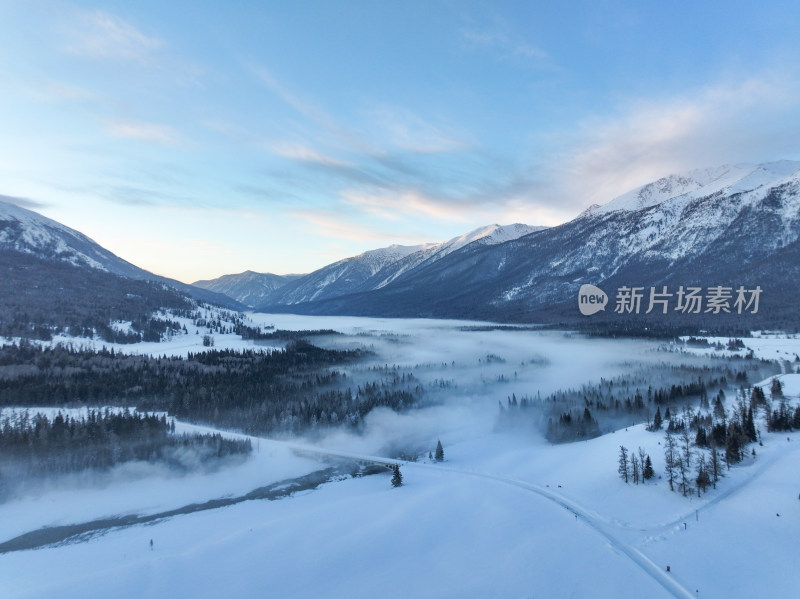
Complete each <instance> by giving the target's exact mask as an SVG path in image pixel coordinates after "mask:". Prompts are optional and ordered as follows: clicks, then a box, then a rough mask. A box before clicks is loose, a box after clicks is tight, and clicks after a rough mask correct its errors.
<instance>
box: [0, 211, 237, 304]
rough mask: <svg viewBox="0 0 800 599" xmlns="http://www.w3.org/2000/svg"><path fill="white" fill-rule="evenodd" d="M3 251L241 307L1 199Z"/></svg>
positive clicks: (0, 235) (0, 215) (0, 248)
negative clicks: (147, 282) (148, 282)
mask: <svg viewBox="0 0 800 599" xmlns="http://www.w3.org/2000/svg"><path fill="white" fill-rule="evenodd" d="M0 251H10V252H17V253H20V254H27V255H29V256H34V257H36V258H39V259H42V260H46V261H48V262H56V263H57V262H64V263H68V264H71V265H73V266H77V267H79V268H90V269H94V270H99V271H103V272H107V273H111V274H114V275H119V276H122V277H128V278H131V279H137V280H151V281H159V282H161V283H165V284H167V285H170V286H171V287H174V288H176V289H178V290H179V291H182V292H183V293H188V294H190V295H192V296H194V297H197V298H199V299H202V300H204V301H208V302H213V303H220V304H223V305H226V306H229V307H232V308H238V307H241V306H240V305H239V304H237V303H236V302H233V301H231V300H230V299H229V298H227V297H226V296H224V295H219V294H216V293H211V292H209V291H204V290H201V289H199V288H194V287H192V286H190V285H186V284H184V283H181V282H179V281H173V280H171V279H167V278H164V277H159V276H157V275H154V274H153V273H151V272H148V271H146V270H144V269H141V268H139V267H137V266H134V265H133V264H131V263H130V262H127V261H125V260H123V259H122V258H120V257H119V256H117V255H115V254H114V253H112V252H110V251H108V250H107V249H105V248H103V247H102V246H100V245H98V244H97V243H96V242H94V241H92V240H91V239H90V238H89V237H87V236H86V235H84V234H83V233H79V232H78V231H75V230H74V229H70V228H69V227H67V226H65V225H62V224H61V223H58V222H56V221H54V220H51V219H49V218H47V217H45V216H42V215H41V214H38V213H36V212H33V211H32V210H27V209H25V208H21V207H20V206H17V205H15V204H11V203H9V202H5V201H2V200H0Z"/></svg>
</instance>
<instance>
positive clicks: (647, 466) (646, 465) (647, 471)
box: [642, 455, 656, 480]
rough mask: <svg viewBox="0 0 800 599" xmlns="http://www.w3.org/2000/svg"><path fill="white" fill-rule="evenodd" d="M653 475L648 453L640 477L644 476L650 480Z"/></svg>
mask: <svg viewBox="0 0 800 599" xmlns="http://www.w3.org/2000/svg"><path fill="white" fill-rule="evenodd" d="M655 475H656V473H655V471H654V470H653V462H652V461H651V460H650V456H649V455H648V456H647V458H646V459H645V461H644V470H643V471H642V478H644V480H650V479H651V478H653V477H654V476H655Z"/></svg>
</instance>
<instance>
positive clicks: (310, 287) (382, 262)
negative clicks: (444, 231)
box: [262, 223, 546, 307]
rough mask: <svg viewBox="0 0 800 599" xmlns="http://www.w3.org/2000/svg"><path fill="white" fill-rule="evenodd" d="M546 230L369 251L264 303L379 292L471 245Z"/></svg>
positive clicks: (501, 230) (514, 228) (504, 229)
mask: <svg viewBox="0 0 800 599" xmlns="http://www.w3.org/2000/svg"><path fill="white" fill-rule="evenodd" d="M545 228H546V227H531V226H528V225H523V224H518V223H517V224H513V225H507V226H500V225H488V226H485V227H479V228H477V229H474V230H473V231H470V232H468V233H465V234H464V235H460V236H458V237H454V238H453V239H449V240H448V241H444V242H441V243H428V244H422V245H415V246H402V245H391V246H389V247H386V248H380V249H377V250H370V251H367V252H364V253H363V254H359V255H358V256H353V257H351V258H345V259H344V260H340V261H339V262H335V263H333V264H330V265H328V266H325V267H324V268H321V269H319V270H316V271H314V272H312V273H310V274H308V275H305V276H303V277H301V278H300V279H298V280H296V281H294V282H291V283H289V284H287V285H285V286H283V287H281V288H280V289H278V290H277V291H276V292H275V293H273V294H271V295H270V296H269V297H268V298H267V299H266V300H265V302H264V304H263V305H262V307H267V306H270V305H294V304H300V303H305V302H313V301H319V300H325V299H330V298H334V297H339V296H344V295H348V294H351V293H356V292H362V291H370V290H373V289H379V288H381V287H383V286H385V285H387V284H389V283H390V282H392V281H393V280H395V279H397V278H398V277H400V276H403V275H405V274H408V273H410V272H412V271H413V270H414V269H415V268H417V267H419V266H421V265H423V264H432V263H434V262H436V261H438V260H440V259H442V258H444V257H445V256H448V255H450V254H451V253H453V252H455V251H457V250H460V249H462V248H464V247H466V246H468V245H470V244H473V243H479V244H483V245H487V246H488V245H496V244H500V243H504V242H506V241H510V240H512V239H517V238H519V237H521V236H523V235H527V234H529V233H533V232H536V231H540V230H542V229H545Z"/></svg>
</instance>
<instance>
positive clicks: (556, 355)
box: [252, 314, 721, 453]
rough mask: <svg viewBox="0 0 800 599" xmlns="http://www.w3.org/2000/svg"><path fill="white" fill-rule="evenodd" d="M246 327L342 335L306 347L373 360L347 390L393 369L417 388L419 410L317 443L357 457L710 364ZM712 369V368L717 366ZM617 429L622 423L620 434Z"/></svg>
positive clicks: (543, 343) (379, 331) (603, 349)
mask: <svg viewBox="0 0 800 599" xmlns="http://www.w3.org/2000/svg"><path fill="white" fill-rule="evenodd" d="M252 318H253V319H254V320H255V321H256V322H257V323H259V324H260V325H274V326H275V327H276V328H277V329H289V330H315V329H316V330H320V329H332V330H336V331H339V332H341V333H343V335H338V336H324V337H313V338H312V339H311V341H312V342H313V343H315V344H317V345H320V346H323V347H329V348H346V349H352V348H364V349H368V350H370V351H371V352H373V353H374V355H373V357H371V358H370V359H368V360H367V361H366V363H361V364H359V365H358V366H355V367H348V368H343V369H342V370H345V371H346V372H347V374H348V376H349V378H350V380H349V382H348V384H349V385H352V386H353V388H355V385H356V384H361V383H362V381H365V380H369V378H370V373H369V368H370V367H384V366H388V367H389V368H392V367H397V368H398V372H399V373H412V374H413V375H414V377H416V379H417V381H418V382H419V384H421V385H422V386H423V388H424V395H423V401H422V406H421V407H419V408H417V409H412V410H408V411H405V412H403V413H400V414H398V413H395V412H392V411H391V410H388V409H380V408H379V409H376V410H374V411H373V412H372V413H371V414H370V415H369V416H368V417H367V419H366V423H367V426H366V427H365V428H364V431H363V433H362V434H361V435H354V434H352V433H349V432H348V433H345V432H341V431H336V432H332V433H330V434H329V435H327V437H326V438H325V439H323V440H322V442H321V443H322V444H323V445H326V446H329V447H336V448H338V449H347V450H349V451H359V452H362V453H379V452H380V453H385V452H387V451H392V450H403V451H405V450H427V448H428V447H431V444H434V445H435V443H436V439H437V438H441V439H442V442H443V443H445V444H446V443H452V442H456V441H462V440H466V439H469V438H471V437H475V436H483V435H486V434H490V433H492V432H495V430H496V425H497V415H498V411H499V406H498V402H502V403H503V404H506V402H507V398H508V397H511V396H512V395H515V396H516V397H517V398H522V397H525V396H527V397H530V398H536V397H539V396H540V397H542V398H544V397H546V396H547V395H549V394H551V393H553V392H555V391H558V390H566V389H577V388H580V387H581V385H584V384H597V383H600V381H601V379H605V380H608V379H611V378H613V377H617V376H621V375H625V374H629V373H633V372H637V373H639V374H640V375H641V373H642V372H649V371H652V372H653V374H654V376H653V378H654V380H656V379H658V380H659V381H661V382H663V380H664V378H663V373H662V375H659V376H657V375H656V372H658V371H662V370H664V369H665V368H666V369H668V367H669V366H671V365H683V364H688V365H692V366H695V367H701V366H703V365H704V364H709V363H711V362H712V361H711V360H710V359H709V358H704V357H698V356H693V355H686V354H681V353H679V352H678V351H677V350H676V348H675V347H674V346H670V344H668V343H665V342H661V341H652V340H630V339H601V338H587V337H584V336H582V335H578V334H575V333H570V332H564V331H541V330H535V329H533V328H531V327H517V328H512V327H506V326H502V327H499V326H496V325H492V324H491V323H479V322H474V321H452V320H426V319H377V318H358V317H309V316H295V315H284V314H277V315H273V314H254V315H252ZM715 362H716V363H717V364H718V365H719V364H720V362H721V360H719V359H717V360H715ZM686 378H689V377H684V379H686ZM654 386H655V384H654ZM646 388H647V385H646V384H645V386H644V389H646ZM426 404H428V405H426ZM581 409H582V408H581ZM627 424H630V421H628V422H625V423H624V424H620V426H625V425H627ZM543 441H544V439H543V438H542V437H541V435H530V442H543ZM431 449H432V447H431Z"/></svg>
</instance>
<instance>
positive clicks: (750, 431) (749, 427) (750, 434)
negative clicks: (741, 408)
mask: <svg viewBox="0 0 800 599" xmlns="http://www.w3.org/2000/svg"><path fill="white" fill-rule="evenodd" d="M744 430H745V434H746V435H747V439H748V440H749V441H750V442H751V443H755V442H756V441H757V440H758V436H757V435H756V424H755V422H754V421H753V408H750V409H748V410H747V418H746V419H745V425H744Z"/></svg>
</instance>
